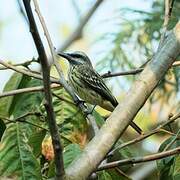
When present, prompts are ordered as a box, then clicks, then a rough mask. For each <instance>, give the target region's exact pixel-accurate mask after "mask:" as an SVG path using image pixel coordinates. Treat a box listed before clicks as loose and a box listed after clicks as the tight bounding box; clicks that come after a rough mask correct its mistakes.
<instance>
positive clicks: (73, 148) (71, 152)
mask: <svg viewBox="0 0 180 180" xmlns="http://www.w3.org/2000/svg"><path fill="white" fill-rule="evenodd" d="M81 152H82V150H81V148H80V146H79V145H78V144H69V145H68V146H66V147H65V149H64V154H63V158H64V167H65V168H67V167H68V165H69V164H70V163H71V162H72V161H73V160H74V159H75V158H76V157H77V156H78V155H79V154H80V153H81ZM54 169H55V166H54V161H52V162H51V163H50V166H49V171H48V177H49V178H50V177H53V176H54V175H55V174H54Z"/></svg>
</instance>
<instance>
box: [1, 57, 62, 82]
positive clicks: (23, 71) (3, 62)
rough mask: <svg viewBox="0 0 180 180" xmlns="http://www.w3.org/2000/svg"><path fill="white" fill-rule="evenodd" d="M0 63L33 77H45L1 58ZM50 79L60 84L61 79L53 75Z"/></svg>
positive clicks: (41, 78)
mask: <svg viewBox="0 0 180 180" xmlns="http://www.w3.org/2000/svg"><path fill="white" fill-rule="evenodd" d="M0 64H1V65H3V66H5V67H6V68H8V69H11V70H13V71H16V72H18V73H21V74H24V75H27V76H30V77H33V78H35V79H40V80H43V77H42V75H41V74H40V73H33V72H31V71H28V70H27V69H22V68H18V67H16V66H13V65H12V64H9V63H7V62H5V61H3V60H1V59H0ZM50 80H51V82H52V83H56V84H60V83H59V81H58V80H57V79H56V78H53V77H51V78H50Z"/></svg>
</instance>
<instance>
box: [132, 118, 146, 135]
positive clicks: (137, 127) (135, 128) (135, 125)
mask: <svg viewBox="0 0 180 180" xmlns="http://www.w3.org/2000/svg"><path fill="white" fill-rule="evenodd" d="M130 126H131V127H132V128H133V129H134V130H136V132H138V133H139V134H142V133H143V131H142V129H141V128H140V127H139V126H138V125H137V124H136V123H134V122H133V121H132V122H131V124H130Z"/></svg>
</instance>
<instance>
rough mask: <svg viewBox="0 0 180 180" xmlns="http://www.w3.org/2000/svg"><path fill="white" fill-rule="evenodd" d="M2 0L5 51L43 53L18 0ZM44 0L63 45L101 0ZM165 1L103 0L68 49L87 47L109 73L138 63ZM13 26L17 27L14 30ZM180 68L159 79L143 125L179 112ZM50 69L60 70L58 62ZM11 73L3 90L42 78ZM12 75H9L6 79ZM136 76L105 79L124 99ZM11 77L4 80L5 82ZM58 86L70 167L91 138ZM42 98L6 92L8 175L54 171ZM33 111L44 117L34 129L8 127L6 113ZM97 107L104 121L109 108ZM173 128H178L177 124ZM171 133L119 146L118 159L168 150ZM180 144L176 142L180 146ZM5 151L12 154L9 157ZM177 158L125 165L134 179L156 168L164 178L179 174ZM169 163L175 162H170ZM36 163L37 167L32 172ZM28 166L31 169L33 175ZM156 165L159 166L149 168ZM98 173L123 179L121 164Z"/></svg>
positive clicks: (0, 33)
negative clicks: (118, 173) (127, 145)
mask: <svg viewBox="0 0 180 180" xmlns="http://www.w3.org/2000/svg"><path fill="white" fill-rule="evenodd" d="M1 1H2V3H3V6H4V8H3V9H2V11H1V14H0V54H1V58H2V59H5V60H8V61H10V62H11V63H19V62H24V61H26V60H29V59H31V58H32V57H37V53H36V50H35V47H34V45H33V41H32V39H31V36H30V33H29V31H28V27H27V23H26V21H25V20H24V17H23V15H22V13H21V12H20V10H19V4H18V3H17V2H18V1H11V2H8V3H7V1H5V0H1ZM39 2H40V7H41V9H42V13H43V15H44V18H45V20H46V22H47V26H48V28H49V31H50V34H51V36H52V40H53V43H54V46H55V47H56V48H57V49H58V47H59V46H61V44H62V43H63V41H64V40H65V39H66V38H67V37H68V36H69V34H70V32H71V31H72V30H73V29H74V28H75V27H76V25H78V23H79V21H80V18H79V17H80V16H83V14H85V13H86V12H87V10H88V8H89V7H90V6H92V4H93V3H94V2H95V1H94V0H88V1H86V2H85V1H82V0H78V1H73V0H72V1H71V0H69V1H57V0H53V1H46V2H44V1H39ZM75 4H76V6H75ZM163 4H164V3H163V1H162V0H161V1H159V0H157V1H156V0H154V1H153V0H150V1H143V0H135V1H129V2H127V1H121V2H120V0H113V1H105V2H103V4H102V5H101V6H100V7H99V9H98V10H97V12H95V14H94V16H93V17H92V18H91V20H90V22H89V23H88V25H87V26H85V28H84V31H83V36H82V38H81V39H80V40H78V41H76V42H75V43H73V44H72V45H71V46H70V47H69V48H68V51H74V50H82V51H85V52H86V53H88V55H89V56H90V58H91V59H92V61H93V64H94V66H95V68H96V69H97V71H98V72H99V73H100V74H103V73H104V72H107V71H109V70H110V71H111V72H119V71H126V70H129V69H133V68H138V67H139V66H141V65H142V64H143V63H144V62H146V60H147V59H150V58H151V57H152V56H153V53H154V52H155V51H156V49H157V46H158V42H159V40H160V35H161V29H162V28H161V27H162V24H163V17H164V5H163ZM179 9H180V3H179V2H178V1H175V4H174V8H173V14H172V18H171V21H170V23H169V25H168V29H171V28H172V27H173V26H174V25H175V24H176V22H177V20H178V19H179V18H180V13H179V11H178V10H179ZM67 10H68V13H67ZM52 11H53V13H52ZM72 17H73V18H72ZM12 29H13V31H12ZM11 31H12V33H10V32H11ZM42 34H43V33H42ZM45 44H46V42H45ZM22 47H23V48H22ZM46 47H47V44H46ZM47 51H48V49H47ZM178 60H180V59H178ZM62 66H63V68H64V69H65V73H66V72H67V67H68V66H67V64H65V63H64V62H63V63H62ZM31 68H32V69H35V70H39V66H38V65H37V64H36V63H35V64H33V65H31ZM179 69H180V68H179V67H176V68H173V69H171V70H169V72H168V74H167V75H166V77H165V78H164V79H163V80H162V82H160V84H159V86H158V88H157V90H155V92H154V93H153V94H152V96H151V97H150V99H149V100H148V102H147V103H146V104H145V106H144V107H143V109H142V110H141V111H140V112H139V113H138V116H137V117H136V120H135V121H136V122H137V123H138V124H140V126H141V127H142V128H143V129H144V130H148V129H151V128H152V127H154V126H156V124H158V123H160V122H161V121H163V120H166V119H167V116H168V114H169V113H176V112H177V111H178V109H179V107H180V103H179V100H180V94H179V91H178V90H179V86H180V80H179V77H180V76H179V75H180V74H179V73H180V70H179ZM52 74H54V75H56V72H54V70H53V69H52ZM11 75H12V73H10V71H1V72H0V78H1V81H0V83H1V86H0V87H1V90H2V89H3V88H4V90H6V91H7V90H11V89H17V88H23V87H31V86H35V85H39V84H41V82H39V81H37V80H33V79H31V78H29V77H26V76H23V75H19V74H16V73H15V74H13V75H12V76H11ZM10 76H11V79H10V80H9V81H8V83H6V82H7V80H8V79H9V77H10ZM135 78H136V76H135V75H134V76H123V77H117V78H109V79H106V82H107V84H108V86H109V87H110V88H111V89H112V92H113V93H114V94H115V95H116V96H117V98H118V100H119V101H121V100H122V99H123V97H124V94H125V93H126V91H127V90H128V89H129V87H130V86H131V84H132V82H133V81H134V80H135ZM5 83H6V86H4V85H5ZM54 93H55V94H56V95H58V96H59V97H60V98H64V99H65V101H59V100H58V98H57V96H56V97H54V99H53V102H54V107H55V111H56V115H57V122H58V126H59V131H60V132H61V135H62V139H63V143H64V145H65V146H66V147H65V166H67V165H68V164H69V163H70V162H71V161H72V159H73V158H74V157H75V156H76V155H77V154H79V153H81V151H82V149H83V147H84V146H85V145H86V144H87V142H88V141H89V140H90V132H89V131H88V124H87V122H86V121H85V120H84V116H83V115H82V114H81V113H80V112H79V110H78V109H77V108H76V106H74V105H73V104H72V103H73V102H72V100H71V99H70V97H69V96H68V94H67V93H66V92H65V91H64V90H63V89H58V90H55V91H54ZM42 100H43V97H42V93H37V94H33V93H32V94H28V95H27V94H25V95H16V96H15V97H8V98H2V99H0V115H1V120H0V123H2V124H3V125H2V126H1V127H2V128H1V132H2V134H3V133H4V134H3V137H2V140H1V146H0V147H1V150H2V149H3V151H1V153H0V160H1V163H0V172H1V174H2V175H3V176H7V175H12V174H13V177H18V176H19V174H23V177H24V178H28V177H34V178H35V179H37V178H39V179H40V178H42V177H41V174H40V171H41V172H43V176H44V178H45V177H51V176H53V175H54V174H53V161H52V158H53V152H52V147H51V143H50V142H51V140H50V137H49V134H48V133H47V132H46V130H44V129H46V128H47V127H46V124H45V120H44V116H43V115H44V109H43V107H42ZM22 102H23V103H22ZM29 111H31V112H35V115H33V116H27V117H25V119H24V118H23V120H25V121H30V122H33V123H35V124H38V125H40V126H42V127H43V128H44V129H40V128H37V127H36V128H35V127H34V126H32V125H29V124H27V123H22V122H17V123H10V124H6V127H4V122H6V121H7V119H6V118H9V119H10V120H14V119H16V118H18V117H19V116H21V115H22V114H25V113H26V112H29ZM97 112H98V113H96V114H95V116H96V118H97V121H98V123H102V121H103V120H102V118H101V117H100V115H99V114H101V115H107V112H106V111H104V110H103V109H101V108H97ZM77 120H78V121H77ZM5 128H6V130H5V132H4V129H5ZM172 128H173V130H174V131H175V132H176V131H177V128H178V126H176V127H172ZM6 134H7V135H6ZM9 134H10V135H9ZM134 136H136V134H135V133H134V131H133V130H132V129H131V128H128V132H127V133H125V134H124V136H123V139H122V140H123V141H127V140H129V139H131V138H133V137H134ZM14 137H16V138H15V140H13V138H14ZM37 137H38V138H37ZM170 138H171V137H170V136H168V135H164V134H163V135H155V136H153V137H151V138H148V139H146V140H144V141H143V142H142V143H139V144H137V145H136V146H133V147H132V148H131V150H130V149H129V148H127V149H125V150H123V151H120V152H118V153H117V158H118V159H119V158H125V157H131V156H135V155H142V153H144V154H148V153H150V152H157V150H158V149H159V147H160V149H159V150H160V151H162V150H163V148H164V144H167V143H168V142H169V139H170ZM162 142H163V144H162ZM41 143H42V147H41ZM72 143H73V144H72ZM118 143H121V142H118ZM178 143H179V142H177V144H176V145H175V146H179V144H178ZM160 145H161V146H160ZM7 153H9V154H14V155H13V156H7ZM27 154H29V156H28V157H29V159H26V158H27ZM7 162H15V163H16V164H12V165H11V166H10V168H9V164H8V163H7ZM29 162H32V163H29ZM178 162H179V159H178V157H176V158H173V157H172V158H170V159H168V160H166V161H159V162H157V164H158V166H157V167H156V164H155V162H151V163H149V164H148V163H147V164H142V165H141V166H140V167H138V166H137V167H134V168H130V170H129V171H127V170H128V169H129V167H125V168H123V170H124V171H125V172H126V173H127V174H128V175H129V176H130V177H131V178H137V177H141V179H147V177H148V178H149V179H153V178H154V177H156V176H157V173H159V174H160V177H161V178H164V177H166V176H167V174H168V175H169V176H172V177H173V176H174V177H175V176H179V173H178V171H177V169H178V165H177V164H178ZM27 164H28V165H29V166H27ZM40 165H41V166H40ZM46 166H47V167H48V168H46ZM167 166H169V168H164V167H167ZM32 168H34V171H33V170H32ZM138 168H139V169H141V168H144V171H142V170H141V171H139V169H138ZM35 169H36V170H35ZM29 170H30V171H31V172H32V174H29ZM145 170H147V173H144V172H145ZM142 172H143V173H144V174H143V173H142ZM151 172H153V173H152V174H151ZM149 174H151V176H150V175H149ZM172 177H170V178H172ZM99 178H100V179H115V178H117V172H116V170H112V171H108V172H107V171H103V172H101V173H100V174H99Z"/></svg>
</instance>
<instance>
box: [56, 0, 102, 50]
mask: <svg viewBox="0 0 180 180" xmlns="http://www.w3.org/2000/svg"><path fill="white" fill-rule="evenodd" d="M102 2H103V0H97V1H96V2H95V4H94V5H93V6H92V7H91V8H90V9H89V11H88V12H87V14H86V15H85V16H84V17H82V18H81V22H80V23H79V25H78V26H77V27H76V28H75V30H74V31H73V32H72V34H71V35H70V36H69V37H68V39H67V40H66V41H65V42H64V43H63V44H62V46H61V47H60V48H59V49H58V52H62V51H64V50H65V49H67V48H68V47H69V46H70V45H71V44H72V43H73V42H74V41H76V40H78V39H79V38H80V37H81V36H82V31H83V28H84V26H85V25H86V24H87V23H88V21H89V20H90V18H91V17H92V15H93V14H94V12H95V11H96V10H97V8H98V7H99V5H100V4H101V3H102Z"/></svg>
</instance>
